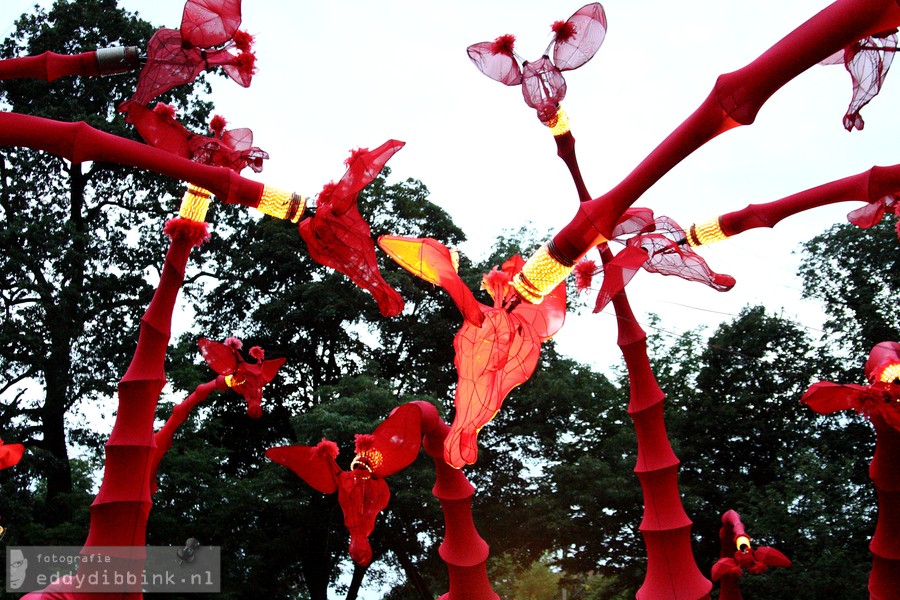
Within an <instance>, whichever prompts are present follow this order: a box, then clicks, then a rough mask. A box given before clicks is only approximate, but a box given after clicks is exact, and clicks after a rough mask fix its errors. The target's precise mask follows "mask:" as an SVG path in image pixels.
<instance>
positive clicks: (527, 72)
mask: <svg viewBox="0 0 900 600" xmlns="http://www.w3.org/2000/svg"><path fill="white" fill-rule="evenodd" d="M522 95H523V97H524V98H525V104H527V105H528V106H530V107H531V108H534V109H540V108H542V107H544V106H547V105H550V106H555V105H557V104H559V103H560V102H562V101H563V98H565V97H566V80H565V79H564V78H563V76H562V73H560V71H559V69H558V68H557V67H556V66H554V65H553V63H552V62H550V59H549V58H547V57H546V56H542V57H541V58H539V59H538V60H535V61H532V62H527V63H525V65H524V66H523V67H522Z"/></svg>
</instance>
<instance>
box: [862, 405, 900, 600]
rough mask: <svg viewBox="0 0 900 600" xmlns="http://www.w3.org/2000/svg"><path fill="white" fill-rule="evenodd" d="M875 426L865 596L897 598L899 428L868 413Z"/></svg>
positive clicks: (899, 575) (899, 568)
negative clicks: (874, 503) (873, 513)
mask: <svg viewBox="0 0 900 600" xmlns="http://www.w3.org/2000/svg"><path fill="white" fill-rule="evenodd" d="M870 419H871V421H872V424H873V425H874V426H875V456H874V458H873V459H872V462H871V463H870V465H869V477H870V478H871V479H872V483H873V484H874V485H875V492H876V493H877V494H878V522H877V525H876V526H875V535H873V536H872V541H871V542H870V543H869V550H870V551H871V552H872V572H871V573H870V574H869V597H870V598H871V599H872V600H897V599H900V587H898V582H900V543H898V541H897V540H900V469H898V468H897V465H898V464H900V431H897V429H896V428H894V427H892V426H891V425H889V424H888V423H886V422H885V420H884V417H883V416H881V414H879V413H876V412H873V413H872V414H871V416H870Z"/></svg>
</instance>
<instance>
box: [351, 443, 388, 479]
mask: <svg viewBox="0 0 900 600" xmlns="http://www.w3.org/2000/svg"><path fill="white" fill-rule="evenodd" d="M383 462H384V455H383V454H382V453H381V452H379V451H378V450H375V449H374V448H373V449H372V450H366V451H365V452H361V453H359V454H357V455H356V456H355V457H353V461H352V462H351V463H350V469H351V470H353V469H357V468H359V469H365V470H366V471H368V472H369V473H372V472H374V471H375V469H377V468H379V467H380V466H381V464H382V463H383Z"/></svg>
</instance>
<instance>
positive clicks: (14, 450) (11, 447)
mask: <svg viewBox="0 0 900 600" xmlns="http://www.w3.org/2000/svg"><path fill="white" fill-rule="evenodd" d="M23 454H25V446H23V445H22V444H4V443H3V441H2V440H0V469H8V468H10V467H12V466H15V465H16V464H18V462H19V461H20V460H22V455H23Z"/></svg>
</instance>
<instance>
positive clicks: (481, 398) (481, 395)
mask: <svg viewBox="0 0 900 600" xmlns="http://www.w3.org/2000/svg"><path fill="white" fill-rule="evenodd" d="M453 347H454V350H455V351H456V360H455V364H456V370H457V373H458V374H459V381H458V383H457V386H456V393H455V396H454V402H455V404H456V414H455V416H454V419H453V424H452V425H451V426H450V431H449V433H448V434H447V438H446V440H445V441H444V460H445V461H446V462H447V463H448V464H449V465H450V466H452V467H456V468H462V467H464V466H465V465H466V464H471V463H474V462H475V461H476V460H477V458H478V446H477V439H476V438H477V436H478V431H479V430H480V429H481V428H482V427H483V426H484V425H486V424H487V423H488V422H490V420H491V419H493V418H494V416H495V415H496V414H497V412H498V411H499V410H500V407H501V406H502V404H503V400H504V399H505V398H506V396H507V394H509V392H510V391H511V390H512V389H513V388H514V387H516V386H517V385H520V384H522V383H524V382H525V381H526V380H528V378H529V377H531V374H532V373H533V372H534V369H535V367H536V366H537V362H538V357H539V355H540V348H541V341H540V337H539V336H538V335H537V332H536V331H535V329H534V327H532V326H531V325H530V324H529V323H527V322H525V321H524V320H523V319H522V318H521V317H518V316H516V315H515V314H509V313H507V312H506V311H505V310H503V309H493V310H490V311H488V312H487V313H486V314H485V320H484V323H483V324H482V326H481V327H475V326H472V325H470V324H468V323H466V324H464V325H463V326H462V328H461V329H460V330H459V332H458V333H457V334H456V337H455V338H454V340H453Z"/></svg>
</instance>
